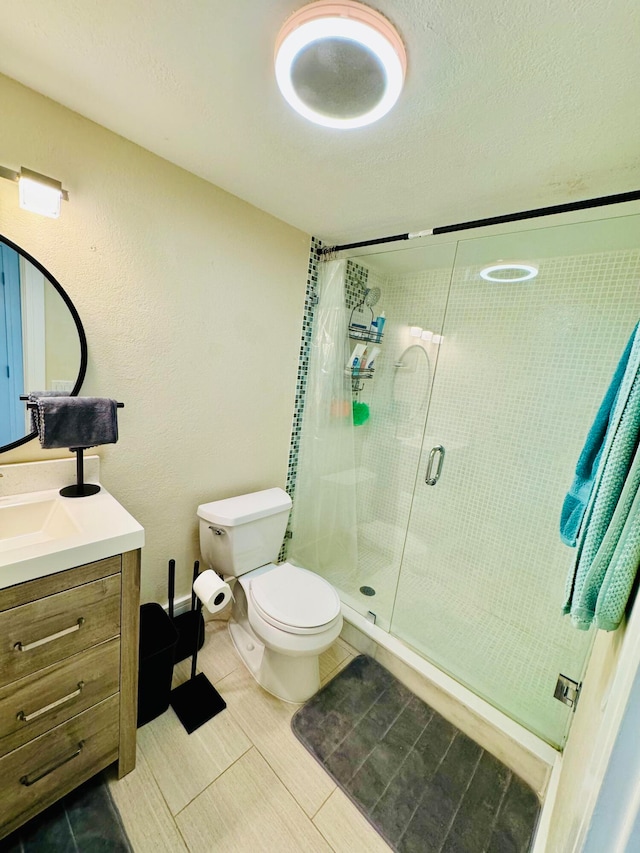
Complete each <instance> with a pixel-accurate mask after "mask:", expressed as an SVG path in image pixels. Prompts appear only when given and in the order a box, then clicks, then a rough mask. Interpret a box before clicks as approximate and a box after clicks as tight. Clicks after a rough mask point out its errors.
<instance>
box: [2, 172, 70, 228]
mask: <svg viewBox="0 0 640 853" xmlns="http://www.w3.org/2000/svg"><path fill="white" fill-rule="evenodd" d="M0 178H5V179H6V180H8V181H13V182H14V183H17V184H18V191H19V197H20V207H21V208H23V209H24V210H29V211H31V212H32V213H39V214H41V215H42V216H48V217H50V218H51V219H57V218H58V217H59V216H60V202H61V201H62V199H64V200H65V201H69V193H68V192H67V191H66V190H65V189H63V188H62V184H61V183H60V181H56V180H55V179H54V178H49V177H47V175H41V174H40V173H39V172H34V171H32V170H31V169H26V168H25V167H24V166H21V167H20V171H19V172H14V171H13V170H12V169H6V168H5V167H4V166H0Z"/></svg>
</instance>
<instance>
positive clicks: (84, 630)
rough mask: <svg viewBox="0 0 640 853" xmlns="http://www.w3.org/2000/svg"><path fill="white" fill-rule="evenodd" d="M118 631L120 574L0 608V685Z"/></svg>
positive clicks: (116, 633)
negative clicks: (11, 606) (1, 609)
mask: <svg viewBox="0 0 640 853" xmlns="http://www.w3.org/2000/svg"><path fill="white" fill-rule="evenodd" d="M119 633H120V575H119V574H117V575H111V576H110V577H106V578H102V579H100V580H96V581H93V582H92V583H87V584H83V585H82V586H77V587H74V588H73V589H69V590H67V591H66V592H59V593H57V594H56V595H49V596H47V597H46V598H42V599H40V600H39V601H32V602H30V603H29V604H23V605H22V606H21V607H13V608H12V609H11V610H5V611H4V612H3V613H0V687H3V686H4V685H5V684H10V683H11V682H12V681H17V680H18V679H20V678H24V677H25V676H27V675H30V674H31V673H33V672H36V671H37V670H39V669H42V668H43V667H45V666H50V665H51V664H54V663H57V662H58V661H61V660H64V659H65V658H68V657H70V656H71V655H74V654H77V653H78V652H80V651H82V650H83V649H87V648H89V646H93V645H95V644H96V643H101V642H103V641H104V640H108V639H111V638H112V637H115V636H117V635H118V634H119Z"/></svg>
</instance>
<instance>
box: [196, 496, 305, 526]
mask: <svg viewBox="0 0 640 853" xmlns="http://www.w3.org/2000/svg"><path fill="white" fill-rule="evenodd" d="M290 509H291V498H290V497H289V495H288V494H287V493H286V492H285V491H284V489H263V491H261V492H251V494H249V495H237V496H236V497H234V498H225V499H224V500H221V501H211V503H208V504H200V506H199V507H198V517H199V518H202V519H203V520H204V521H211V522H213V523H214V524H220V525H223V526H225V527H235V526H236V525H238V524H246V523H247V522H249V521H255V520H256V519H257V518H266V517H267V516H268V515H275V513H277V512H285V511H288V510H290Z"/></svg>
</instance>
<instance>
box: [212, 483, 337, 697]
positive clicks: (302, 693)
mask: <svg viewBox="0 0 640 853" xmlns="http://www.w3.org/2000/svg"><path fill="white" fill-rule="evenodd" d="M290 509H291V498H290V497H289V495H288V494H287V493H286V492H285V491H283V490H282V489H265V490H264V491H262V492H253V493H251V494H249V495H238V497H234V498H227V499H226V500H221V501H213V502H212V503H207V504H201V505H200V506H199V507H198V518H199V519H200V550H201V552H202V557H203V559H204V561H205V562H206V564H207V565H208V566H209V567H210V568H212V569H214V570H215V571H217V572H218V573H219V574H222V576H223V577H224V579H225V580H226V581H229V580H230V579H231V578H237V582H236V583H235V584H234V585H233V586H232V589H233V595H234V603H233V608H232V611H231V619H230V620H229V632H230V634H231V639H232V640H233V644H234V646H235V647H236V649H237V651H238V654H239V655H240V657H241V658H242V660H243V661H244V663H245V664H246V666H247V668H248V669H249V672H251V674H252V675H253V677H254V678H255V679H256V681H257V682H258V684H260V685H262V687H264V689H265V690H268V691H269V693H273V695H274V696H277V697H278V698H279V699H284V700H285V701H286V702H304V701H306V700H307V699H308V698H309V697H310V696H313V694H314V693H315V692H316V691H317V690H318V688H319V687H320V670H319V663H318V659H319V656H320V655H321V654H322V652H324V651H325V650H326V649H328V648H329V646H331V645H332V644H333V643H334V642H335V640H336V639H337V637H338V635H339V634H340V631H341V630H342V615H341V612H340V599H339V597H338V594H337V592H336V591H335V589H334V588H333V587H332V586H331V584H329V583H327V581H325V580H324V579H323V578H321V577H320V576H319V575H316V574H314V573H313V572H309V571H307V570H306V569H302V568H299V567H298V566H293V565H291V563H281V564H280V565H279V566H277V565H275V563H274V562H273V561H274V560H276V559H277V557H278V552H279V550H280V547H281V545H282V540H283V538H284V534H285V530H286V528H287V519H288V517H289V510H290Z"/></svg>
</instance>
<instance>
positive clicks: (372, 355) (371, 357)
mask: <svg viewBox="0 0 640 853" xmlns="http://www.w3.org/2000/svg"><path fill="white" fill-rule="evenodd" d="M379 352H380V347H374V348H373V349H372V350H371V352H369V351H367V356H366V359H365V365H364V366H365V368H366V369H367V370H372V369H373V363H374V361H375V360H376V357H377V355H378V353H379Z"/></svg>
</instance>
